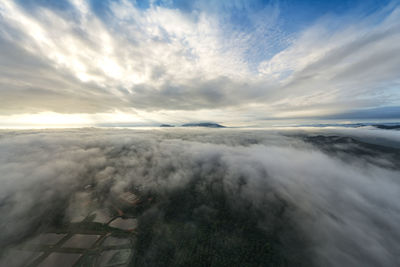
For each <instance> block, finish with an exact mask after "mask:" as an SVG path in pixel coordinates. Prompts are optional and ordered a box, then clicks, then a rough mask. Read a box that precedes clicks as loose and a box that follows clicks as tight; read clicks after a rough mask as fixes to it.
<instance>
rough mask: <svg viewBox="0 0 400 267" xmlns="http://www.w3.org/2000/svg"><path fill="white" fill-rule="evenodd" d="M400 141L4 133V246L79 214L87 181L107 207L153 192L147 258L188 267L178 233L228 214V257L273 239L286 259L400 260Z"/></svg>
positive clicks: (357, 132) (396, 135)
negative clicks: (133, 193) (76, 202)
mask: <svg viewBox="0 0 400 267" xmlns="http://www.w3.org/2000/svg"><path fill="white" fill-rule="evenodd" d="M323 136H325V137H326V138H325V139H323V145H322V143H321V141H318V140H320V139H318V138H321V137H323ZM338 138H339V139H338ZM340 138H342V139H340ZM316 140H317V141H318V142H317V141H316ZM399 147H400V131H385V130H376V129H370V128H359V129H337V128H335V129H333V128H332V129H309V130H307V129H300V128H299V129H275V130H265V129H264V130H261V129H258V130H255V129H253V130H249V129H247V130H244V129H153V130H131V129H112V130H110V129H89V128H88V129H62V130H61V129H60V130H19V131H11V130H3V131H1V132H0V184H1V186H0V229H2V230H1V235H0V248H5V247H8V246H12V245H15V244H18V242H20V241H21V240H23V239H24V238H26V237H27V236H29V235H30V234H31V233H32V232H33V231H37V229H42V228H43V227H46V223H48V221H51V220H52V218H49V217H51V216H61V215H62V217H63V218H64V220H68V219H69V217H73V216H75V214H73V213H74V212H79V211H77V210H71V209H70V208H69V206H70V205H72V204H71V203H72V202H73V199H74V196H75V193H76V192H78V191H79V190H82V188H84V187H85V186H87V185H88V184H90V185H92V186H93V188H94V190H95V191H96V192H98V194H99V195H101V196H102V198H101V200H100V203H102V204H100V205H107V202H108V201H109V200H110V199H111V198H113V197H115V196H118V195H119V194H121V193H122V192H124V191H126V190H128V189H130V188H133V187H135V188H140V190H141V192H142V194H148V195H153V196H155V197H156V202H155V204H154V205H152V206H151V207H150V208H149V209H148V210H146V211H145V212H143V213H142V214H141V215H140V217H139V232H140V231H142V232H146V233H147V234H148V236H149V235H150V236H151V238H150V240H148V239H147V240H146V242H145V241H144V239H143V238H142V237H140V233H139V238H138V242H139V243H138V251H139V252H140V255H139V256H138V259H137V261H136V263H137V264H139V266H146V265H147V266H157V265H159V263H160V262H159V261H157V258H158V257H165V253H167V255H168V259H169V261H168V262H164V263H166V265H170V266H178V265H180V264H181V265H182V264H183V262H184V259H182V257H183V256H182V255H183V254H182V250H184V248H182V247H181V246H179V245H178V243H179V242H181V241H179V240H185V238H186V239H191V240H193V238H196V236H198V235H199V230H198V228H199V227H200V226H202V225H209V224H213V223H215V221H217V220H218V221H221V218H227V224H228V225H230V226H227V227H226V229H223V230H221V229H222V228H221V225H224V222H222V223H221V224H219V225H218V226H217V228H216V229H217V230H216V231H215V232H213V233H212V234H209V233H208V234H207V238H208V239H210V238H211V237H212V238H215V240H214V241H212V246H213V250H215V251H216V253H221V254H220V255H219V256H218V257H220V258H223V257H228V256H227V255H228V254H224V253H225V252H226V253H228V252H229V251H230V248H235V247H238V246H242V248H243V249H244V250H245V249H246V248H248V249H249V251H248V252H246V253H250V254H252V253H253V254H252V255H255V256H257V255H262V253H261V252H260V253H259V254H257V253H258V252H255V251H250V250H254V249H253V248H254V247H257V246H258V245H257V244H259V242H261V241H260V240H259V239H260V238H265V239H266V240H265V242H269V243H270V244H271V247H270V249H271V250H273V251H274V253H275V254H274V255H277V256H274V258H273V259H271V261H275V263H276V264H277V265H278V264H279V265H291V266H303V265H304V266H310V265H315V266H399V265H400V258H399V252H400V224H399V221H400V202H399V196H400V180H399V179H400V166H399V161H398V160H399V155H400V149H399ZM49 214H50V215H49ZM230 221H231V223H229V222H230ZM172 223H174V224H177V225H179V228H180V230H179V231H175V232H174V231H172V232H171V230H170V229H172V228H171V227H170V225H171V224H172ZM225 223H226V222H225ZM240 225H246V227H247V228H246V229H245V230H243V229H241V230H239V227H240ZM146 227H147V228H146ZM152 227H153V228H152ZM229 227H230V228H229ZM155 229H157V231H156V230H155ZM227 229H228V230H227ZM229 229H230V230H229ZM253 234H254V237H252V235H253ZM228 235H229V236H230V237H235V238H231V239H229V238H228V237H227V236H228ZM148 236H147V237H148ZM212 238H211V239H212ZM175 239H177V240H175ZM178 239H179V240H178ZM211 239H210V240H211ZM218 240H219V241H220V240H223V241H224V242H222V241H221V242H222V243H221V244H220V243H218V242H219V241H218ZM141 241H143V242H142V243H140V242H141ZM209 242H211V241H209ZM257 242H258V243H257ZM262 242H264V241H262ZM256 243H257V244H256ZM196 246H197V245H196ZM167 247H168V249H167ZM165 251H166V252H165ZM196 251H197V250H196ZM232 251H234V252H235V251H236V250H234V249H233V250H232ZM164 252H165V253H164ZM160 253H161V254H162V253H164V254H162V255H161V254H160ZM196 253H200V252H198V251H197V252H196ZM204 253H205V252H204ZM207 253H210V252H207ZM207 253H205V255H210V254H207ZM233 254H237V253H233ZM179 255H181V256H182V257H181V258H179ZM185 255H186V254H185ZM192 257H194V259H196V258H195V257H196V255H194V256H192ZM229 257H230V260H231V261H232V262H230V263H231V264H239V263H240V264H246V262H247V263H248V264H247V265H246V266H259V265H260V264H261V265H263V262H257V258H256V259H251V260H250V259H247V258H246V257H245V256H243V257H242V256H241V258H235V256H229ZM238 257H239V256H238ZM211 258H212V257H211ZM263 259H264V258H259V260H260V261H262V260H263ZM198 260H199V261H200V260H203V261H207V263H209V264H211V265H214V266H217V262H214V264H213V261H212V259H210V258H207V259H204V258H201V257H199V258H198ZM265 265H267V264H266V263H265ZM243 266H244V265H243Z"/></svg>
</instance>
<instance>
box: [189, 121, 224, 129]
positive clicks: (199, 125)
mask: <svg viewBox="0 0 400 267" xmlns="http://www.w3.org/2000/svg"><path fill="white" fill-rule="evenodd" d="M182 127H209V128H225V126H223V125H220V124H218V123H213V122H201V123H186V124H183V125H182Z"/></svg>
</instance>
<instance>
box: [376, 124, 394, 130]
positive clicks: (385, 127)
mask: <svg viewBox="0 0 400 267" xmlns="http://www.w3.org/2000/svg"><path fill="white" fill-rule="evenodd" d="M373 126H374V127H375V128H378V129H385V130H396V129H400V124H394V125H392V124H375V125H373Z"/></svg>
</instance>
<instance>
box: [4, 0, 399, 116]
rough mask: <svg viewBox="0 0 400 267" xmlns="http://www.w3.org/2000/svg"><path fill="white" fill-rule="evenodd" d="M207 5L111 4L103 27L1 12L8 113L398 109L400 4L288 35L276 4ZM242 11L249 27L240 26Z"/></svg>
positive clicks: (77, 19)
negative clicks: (238, 16) (235, 16)
mask: <svg viewBox="0 0 400 267" xmlns="http://www.w3.org/2000/svg"><path fill="white" fill-rule="evenodd" d="M201 3H202V2H201V1H200V2H196V4H194V5H193V6H192V7H191V8H189V9H185V8H183V9H179V8H175V7H173V6H169V5H168V4H164V5H155V4H152V5H149V7H148V8H140V7H139V6H137V5H135V4H134V3H132V2H130V1H125V0H121V1H112V2H109V3H108V4H106V5H107V8H105V9H104V12H103V14H102V16H99V15H98V14H97V13H95V12H94V11H93V9H92V8H93V7H92V6H91V5H89V4H88V3H87V2H86V1H78V0H74V1H70V2H69V4H68V5H66V7H68V8H64V9H60V8H56V7H52V6H46V5H37V6H36V7H35V6H34V5H33V6H30V7H31V8H30V9H29V11H28V10H26V9H25V8H24V5H22V4H17V3H16V2H13V1H9V0H3V1H1V3H0V16H1V17H0V18H1V20H0V24H1V28H2V29H1V31H0V46H1V50H2V51H3V52H4V53H1V60H2V62H4V64H2V67H1V69H0V85H1V87H2V90H1V99H2V101H1V103H2V105H1V106H2V107H1V109H0V112H1V113H2V114H17V113H35V112H58V113H88V114H93V113H109V112H114V111H116V110H118V111H120V112H126V113H130V112H132V113H140V112H149V113H153V114H155V116H156V113H157V112H160V111H165V112H169V111H184V113H185V112H187V114H189V113H190V112H197V113H198V114H199V115H198V116H201V113H202V112H203V111H204V110H214V109H220V110H224V111H225V112H224V114H223V115H224V116H225V117H229V113H230V112H231V111H232V110H236V111H239V110H240V112H239V113H240V114H242V115H241V116H240V119H243V118H244V117H246V116H248V114H253V113H255V112H256V113H258V114H268V117H270V118H276V117H280V118H282V117H285V118H286V117H304V116H308V115H311V116H315V115H317V114H318V115H319V116H320V115H322V116H325V115H331V114H336V113H341V112H343V111H347V110H351V109H353V108H376V107H380V106H396V105H399V98H398V94H397V91H396V90H394V88H396V86H398V84H399V80H398V75H397V70H398V69H399V67H400V59H399V56H398V55H399V54H400V53H399V51H398V50H399V48H398V46H397V45H396V44H397V43H398V42H399V38H400V37H399V36H400V32H399V31H398V30H397V29H398V28H399V21H400V20H399V9H398V7H397V5H396V4H390V5H388V6H387V7H385V8H383V9H381V10H377V11H376V12H374V13H372V14H370V15H369V16H366V17H365V16H364V17H361V18H360V17H357V18H353V19H350V18H348V17H346V16H345V15H343V16H342V17H337V16H333V15H332V16H325V17H322V18H320V19H319V20H317V21H316V22H315V24H314V25H313V26H310V27H308V28H306V29H304V30H303V31H301V32H297V33H290V34H289V33H288V32H285V30H284V29H283V24H282V23H281V21H282V20H285V19H287V18H286V17H285V14H284V13H282V10H281V8H280V7H279V5H277V4H273V3H272V4H271V5H267V6H263V8H261V9H259V10H257V9H256V8H255V6H257V3H252V4H251V5H250V4H249V6H248V4H246V3H247V2H246V3H245V2H242V1H235V2H234V4H231V3H227V2H224V3H222V4H221V3H220V4H215V5H212V4H210V5H208V4H207V5H203V4H201ZM218 3H219V2H218ZM205 6H210V7H209V8H206V7H205ZM212 7H215V8H216V9H217V10H219V11H221V12H216V11H215V10H214V11H213V8H212ZM235 10H236V11H237V10H241V11H243V12H242V13H243V17H241V18H242V19H241V20H240V21H242V22H243V23H238V22H237V21H235V20H232V16H233V13H229V12H233V11H235ZM242 13H240V14H242ZM351 15H354V14H353V13H349V15H348V16H351ZM255 107H256V108H255ZM150 117H151V116H150ZM150 119H151V118H150Z"/></svg>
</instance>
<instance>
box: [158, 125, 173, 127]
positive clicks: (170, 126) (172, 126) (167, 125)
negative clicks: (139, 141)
mask: <svg viewBox="0 0 400 267" xmlns="http://www.w3.org/2000/svg"><path fill="white" fill-rule="evenodd" d="M160 127H175V126H174V125H171V124H161V125H160Z"/></svg>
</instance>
